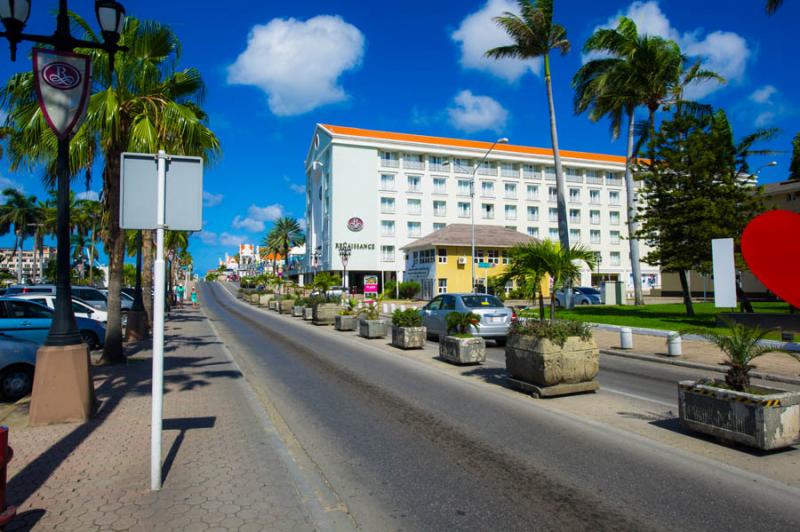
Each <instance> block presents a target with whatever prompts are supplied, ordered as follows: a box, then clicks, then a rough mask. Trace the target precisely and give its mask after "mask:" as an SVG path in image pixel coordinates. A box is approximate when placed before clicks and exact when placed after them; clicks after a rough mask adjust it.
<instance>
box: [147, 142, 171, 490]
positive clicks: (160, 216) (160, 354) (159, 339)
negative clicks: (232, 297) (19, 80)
mask: <svg viewBox="0 0 800 532" xmlns="http://www.w3.org/2000/svg"><path fill="white" fill-rule="evenodd" d="M166 159H167V154H166V153H164V150H159V152H158V195H157V201H158V203H157V205H156V209H157V211H156V212H157V217H156V226H157V227H156V260H155V282H154V283H153V284H154V285H155V291H156V293H155V302H154V304H153V411H152V416H151V426H150V489H151V490H153V491H158V490H160V489H161V421H162V417H163V409H164V288H165V285H164V281H165V279H164V274H165V272H164V220H165V215H164V200H165V199H166V189H167V176H166V174H167V167H166V165H167V160H166Z"/></svg>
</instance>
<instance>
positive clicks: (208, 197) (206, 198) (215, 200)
mask: <svg viewBox="0 0 800 532" xmlns="http://www.w3.org/2000/svg"><path fill="white" fill-rule="evenodd" d="M224 197H225V196H224V195H222V194H212V193H211V192H208V191H207V190H204V191H203V206H204V207H216V206H217V205H219V204H220V203H222V198H224Z"/></svg>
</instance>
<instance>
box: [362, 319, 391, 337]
mask: <svg viewBox="0 0 800 532" xmlns="http://www.w3.org/2000/svg"><path fill="white" fill-rule="evenodd" d="M358 335H359V336H361V337H363V338H383V337H384V336H386V322H385V321H384V320H359V321H358Z"/></svg>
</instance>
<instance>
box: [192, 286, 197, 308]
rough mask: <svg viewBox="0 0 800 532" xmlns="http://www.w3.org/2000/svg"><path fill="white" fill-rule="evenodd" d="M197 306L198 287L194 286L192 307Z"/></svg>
mask: <svg viewBox="0 0 800 532" xmlns="http://www.w3.org/2000/svg"><path fill="white" fill-rule="evenodd" d="M195 307H197V289H196V288H195V287H194V286H193V287H192V308H195Z"/></svg>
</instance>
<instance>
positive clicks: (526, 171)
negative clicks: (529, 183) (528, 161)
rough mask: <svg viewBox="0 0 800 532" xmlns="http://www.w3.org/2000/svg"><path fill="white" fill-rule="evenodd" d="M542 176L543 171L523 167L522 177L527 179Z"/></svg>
mask: <svg viewBox="0 0 800 532" xmlns="http://www.w3.org/2000/svg"><path fill="white" fill-rule="evenodd" d="M541 176H542V173H541V172H537V171H536V169H534V168H525V167H523V168H522V177H523V178H525V179H539V178H540V177H541Z"/></svg>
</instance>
